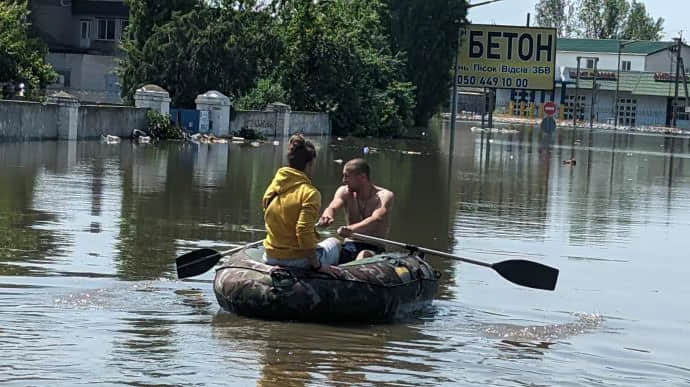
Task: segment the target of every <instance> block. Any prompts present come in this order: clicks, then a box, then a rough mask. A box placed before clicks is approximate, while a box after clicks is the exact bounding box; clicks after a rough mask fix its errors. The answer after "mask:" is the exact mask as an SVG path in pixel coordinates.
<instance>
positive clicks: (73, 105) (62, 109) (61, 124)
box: [47, 91, 80, 140]
mask: <svg viewBox="0 0 690 387" xmlns="http://www.w3.org/2000/svg"><path fill="white" fill-rule="evenodd" d="M47 102H48V103H53V104H56V105H57V107H58V109H57V121H56V125H57V137H58V139H60V140H76V139H77V136H78V130H79V106H80V104H79V100H78V99H77V98H76V97H75V96H73V95H71V94H68V93H65V92H64V91H59V92H57V93H55V94H53V95H51V96H50V97H48V98H47Z"/></svg>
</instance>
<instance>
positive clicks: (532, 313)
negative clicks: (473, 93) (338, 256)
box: [0, 123, 690, 386]
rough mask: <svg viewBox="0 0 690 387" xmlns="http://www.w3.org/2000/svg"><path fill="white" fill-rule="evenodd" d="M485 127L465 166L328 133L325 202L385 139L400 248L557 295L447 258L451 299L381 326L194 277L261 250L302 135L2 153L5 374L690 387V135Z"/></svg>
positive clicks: (191, 381) (0, 359) (384, 162)
mask: <svg viewBox="0 0 690 387" xmlns="http://www.w3.org/2000/svg"><path fill="white" fill-rule="evenodd" d="M474 125H476V124H467V123H463V124H459V129H458V132H457V135H456V136H455V148H454V151H453V153H452V157H449V152H448V148H449V146H448V141H449V133H448V131H447V130H444V129H441V128H434V130H432V134H433V135H432V136H430V137H431V138H430V140H428V141H420V140H394V141H390V140H371V139H345V140H343V141H338V140H337V139H335V138H324V139H317V140H316V141H317V142H318V144H319V147H318V157H317V166H316V171H315V177H314V183H315V185H316V186H317V187H318V188H319V189H320V190H321V192H322V195H323V198H324V203H323V206H326V205H327V204H328V201H329V200H330V198H331V197H332V195H333V193H334V192H335V189H336V188H337V187H338V185H339V184H340V173H341V168H342V165H341V164H338V163H335V162H334V160H336V159H343V160H347V159H349V158H352V157H355V156H358V155H361V154H362V148H363V147H364V146H368V147H370V149H371V148H376V149H377V151H376V152H370V153H369V154H368V155H367V156H366V157H367V159H368V160H369V162H370V164H371V167H372V177H373V180H374V182H375V183H376V184H378V185H381V186H384V187H387V188H389V189H391V190H393V191H394V192H395V195H396V196H395V206H394V211H393V217H392V226H391V230H390V234H389V239H392V240H395V241H401V242H407V243H413V244H418V245H420V246H424V247H427V248H430V249H436V250H442V251H449V252H452V253H453V254H456V255H460V256H463V257H467V258H472V259H476V260H481V261H486V262H498V261H502V260H506V259H513V258H523V259H529V260H533V261H537V262H541V263H544V264H547V265H550V266H554V267H557V268H559V269H560V271H561V272H560V278H559V282H558V285H557V288H556V291H555V292H546V291H539V290H533V289H528V288H522V287H518V286H515V285H513V284H511V283H510V282H508V281H506V280H504V279H503V278H501V277H500V276H499V275H498V274H497V273H496V272H494V271H492V270H489V269H486V268H483V267H479V266H473V265H468V264H463V263H460V262H457V261H450V260H447V259H443V258H438V257H432V256H429V261H430V262H431V263H432V265H433V266H434V267H435V268H436V269H437V270H439V271H441V272H442V274H443V277H442V279H441V284H440V288H439V293H438V295H437V299H436V300H435V301H434V304H433V307H432V308H430V309H428V310H425V311H424V312H423V313H421V314H420V315H415V316H409V317H405V318H403V319H401V320H400V321H397V322H396V323H394V324H383V325H357V326H351V325H344V326H343V325H318V324H302V323H284V322H282V323H281V322H270V321H262V320H252V319H246V318H242V317H238V316H234V315H231V314H227V313H222V312H220V311H219V307H218V304H217V302H216V300H215V297H214V295H213V291H212V284H211V280H212V278H213V272H212V271H211V272H208V273H206V274H204V275H202V276H199V277H195V278H193V279H191V280H185V281H179V280H177V278H176V274H175V257H176V256H178V255H180V254H182V253H185V252H188V251H191V250H193V249H196V248H200V247H212V248H220V249H227V248H230V247H233V246H235V245H237V244H241V243H245V242H251V241H255V240H259V239H261V238H263V234H262V233H261V232H260V231H256V230H252V229H257V228H262V227H263V216H262V211H261V207H260V198H261V196H262V194H263V192H264V189H265V188H266V185H267V184H268V183H269V181H270V179H271V177H272V176H273V173H274V171H275V169H276V168H277V167H278V166H279V165H281V162H282V158H283V154H284V152H285V144H284V141H281V144H280V146H273V145H271V144H270V143H268V144H265V145H262V146H260V147H257V148H255V147H251V146H241V145H237V144H201V145H198V144H193V143H174V142H173V143H165V144H162V145H148V144H144V145H135V144H133V143H131V142H128V141H123V142H122V143H121V144H116V145H106V144H101V143H98V142H79V143H67V142H34V143H2V144H0V162H1V163H2V168H0V229H1V230H2V234H0V383H2V384H7V385H18V386H24V385H78V384H101V385H228V384H236V385H261V386H272V385H275V386H293V385H294V386H303V385H313V386H316V385H352V384H355V385H448V386H451V385H453V386H454V385H468V386H469V385H496V386H576V385H581V386H597V385H598V386H616V385H626V386H629V385H635V386H639V385H664V386H671V385H676V386H680V385H688V384H690V360H688V357H687V352H686V351H687V347H688V346H690V338H689V337H690V309H689V308H688V307H687V300H688V299H689V298H690V284H689V283H688V278H690V262H688V257H690V253H689V249H690V244H689V243H688V238H690V140H689V139H688V138H682V137H664V136H662V135H647V134H635V135H632V134H626V133H616V134H614V133H611V132H604V131H598V130H594V131H590V130H584V129H583V130H577V131H572V130H562V129H561V130H559V131H557V132H556V133H554V134H553V135H552V136H550V137H544V136H542V134H541V132H538V131H533V130H532V129H530V128H522V129H521V130H519V131H517V132H510V133H492V134H490V136H489V134H488V133H479V132H476V131H475V132H473V131H471V130H470V129H469V128H470V126H474ZM401 151H413V152H414V153H413V154H406V153H403V152H401ZM416 152H421V153H422V154H416ZM571 159H574V160H575V161H576V164H575V165H572V164H567V165H566V164H564V163H563V161H564V160H571ZM343 222H344V218H343V216H342V214H341V216H340V217H339V218H338V220H337V224H338V225H340V224H343ZM332 230H335V228H333V229H332Z"/></svg>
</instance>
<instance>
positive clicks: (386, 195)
mask: <svg viewBox="0 0 690 387" xmlns="http://www.w3.org/2000/svg"><path fill="white" fill-rule="evenodd" d="M375 187H376V196H378V197H379V199H381V200H383V199H388V200H390V199H393V196H394V195H393V191H391V190H389V189H386V188H383V187H379V186H375Z"/></svg>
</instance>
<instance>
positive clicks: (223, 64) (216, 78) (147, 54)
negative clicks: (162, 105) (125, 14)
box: [120, 0, 279, 107]
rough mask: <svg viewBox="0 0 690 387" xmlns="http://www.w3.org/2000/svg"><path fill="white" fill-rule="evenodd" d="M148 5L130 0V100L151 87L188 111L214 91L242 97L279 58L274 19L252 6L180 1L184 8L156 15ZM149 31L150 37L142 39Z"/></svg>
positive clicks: (124, 71)
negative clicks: (162, 90) (141, 89)
mask: <svg viewBox="0 0 690 387" xmlns="http://www.w3.org/2000/svg"><path fill="white" fill-rule="evenodd" d="M147 2H148V1H147V0H131V1H130V7H132V8H131V11H130V28H129V29H128V31H127V34H126V36H125V40H124V43H123V49H124V51H125V53H126V55H127V56H126V59H125V60H124V61H123V63H122V64H121V66H120V74H121V76H122V78H123V96H125V97H128V98H130V99H131V97H132V96H133V95H134V92H135V91H136V89H137V88H138V87H140V86H142V85H143V84H145V83H155V84H158V85H160V86H162V87H164V88H165V89H167V90H168V92H170V95H171V98H172V101H173V103H174V104H175V105H177V106H184V107H193V106H194V99H195V98H196V96H197V95H199V94H201V93H204V92H206V91H208V90H219V91H220V92H222V93H224V94H226V95H228V96H230V97H233V96H237V95H241V94H244V93H246V92H247V91H248V90H250V89H251V88H253V87H254V86H255V84H256V81H257V79H259V78H260V77H261V76H263V75H265V73H267V72H268V71H269V70H270V68H271V67H272V66H273V62H274V61H275V60H276V58H277V53H278V48H279V41H278V39H277V38H276V37H275V36H274V35H273V34H272V33H271V31H272V28H270V26H271V24H272V20H271V17H270V15H269V14H267V13H266V12H263V11H260V10H253V9H251V8H252V7H249V9H247V8H244V6H246V5H247V2H222V3H220V4H218V6H217V7H209V6H207V5H205V4H196V2H194V1H178V2H177V3H179V4H178V6H179V7H180V8H172V7H171V8H170V9H165V10H163V9H159V10H158V12H155V13H154V12H151V9H147V8H146V6H147V4H146V3H147ZM154 2H155V1H154ZM155 3H160V2H155ZM173 3H175V2H170V4H173ZM159 8H160V7H159ZM166 18H167V19H166ZM144 31H148V35H147V37H146V38H145V39H142V34H143V32H144Z"/></svg>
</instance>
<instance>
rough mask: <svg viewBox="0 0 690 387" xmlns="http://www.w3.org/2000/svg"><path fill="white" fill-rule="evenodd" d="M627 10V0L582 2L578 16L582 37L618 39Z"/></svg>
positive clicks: (591, 0) (623, 25) (589, 0)
mask: <svg viewBox="0 0 690 387" xmlns="http://www.w3.org/2000/svg"><path fill="white" fill-rule="evenodd" d="M629 9H630V5H629V4H628V2H627V0H604V1H603V2H602V1H601V0H582V3H581V4H580V11H579V14H578V17H579V21H580V27H581V31H582V36H583V37H585V38H589V39H618V38H620V37H621V35H622V33H623V28H624V27H625V20H626V18H627V15H628V10H629Z"/></svg>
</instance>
